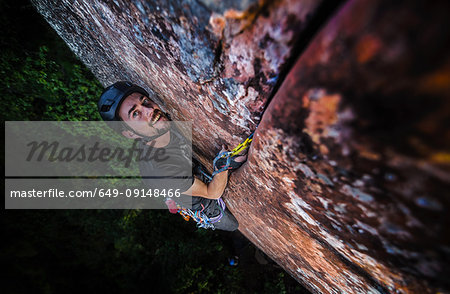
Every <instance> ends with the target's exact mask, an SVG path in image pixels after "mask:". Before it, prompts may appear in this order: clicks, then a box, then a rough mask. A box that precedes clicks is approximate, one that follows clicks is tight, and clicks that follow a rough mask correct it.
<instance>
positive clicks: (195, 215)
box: [166, 198, 226, 230]
mask: <svg viewBox="0 0 450 294" xmlns="http://www.w3.org/2000/svg"><path fill="white" fill-rule="evenodd" d="M216 201H217V204H218V207H219V210H220V213H219V215H217V216H215V217H208V216H207V215H206V213H205V212H203V211H204V210H205V206H204V205H203V204H201V206H202V210H196V211H193V210H191V209H189V208H185V207H182V206H181V205H179V204H177V203H176V202H175V201H173V200H172V199H169V200H167V201H166V205H167V206H168V207H169V211H170V212H171V213H179V214H180V215H181V216H182V217H183V218H184V220H185V221H189V219H191V218H192V220H194V221H195V222H196V223H197V227H198V228H203V229H212V230H214V229H215V227H214V224H215V223H217V222H218V221H220V219H221V218H222V216H223V214H224V212H225V208H226V206H225V202H223V200H222V199H221V198H219V199H217V200H216Z"/></svg>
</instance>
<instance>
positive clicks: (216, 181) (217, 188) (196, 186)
mask: <svg viewBox="0 0 450 294" xmlns="http://www.w3.org/2000/svg"><path fill="white" fill-rule="evenodd" d="M227 182H228V171H227V170H226V171H223V172H221V173H218V174H217V175H215V176H214V178H213V179H212V181H211V182H209V184H205V183H203V182H202V181H200V180H199V179H197V178H195V179H194V183H193V184H192V186H191V187H190V188H189V190H187V191H186V192H183V194H186V195H191V196H200V197H203V198H208V199H218V198H220V196H222V194H223V191H224V190H225V187H226V186H227Z"/></svg>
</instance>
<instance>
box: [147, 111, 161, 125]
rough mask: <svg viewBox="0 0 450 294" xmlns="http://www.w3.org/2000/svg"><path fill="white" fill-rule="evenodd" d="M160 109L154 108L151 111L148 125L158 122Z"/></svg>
mask: <svg viewBox="0 0 450 294" xmlns="http://www.w3.org/2000/svg"><path fill="white" fill-rule="evenodd" d="M161 115H162V111H161V110H159V109H155V110H154V111H153V115H152V120H151V121H150V125H151V126H153V125H154V124H156V123H157V122H158V120H159V119H160V118H161Z"/></svg>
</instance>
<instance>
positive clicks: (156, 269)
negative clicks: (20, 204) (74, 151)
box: [0, 0, 301, 293]
mask: <svg viewBox="0 0 450 294" xmlns="http://www.w3.org/2000/svg"><path fill="white" fill-rule="evenodd" d="M0 11H1V12H2V13H1V15H0V25H1V27H2V30H3V31H2V34H1V36H0V45H1V48H2V50H1V51H0V71H1V75H2V79H1V80H0V89H1V90H2V91H1V93H2V98H1V99H0V109H1V110H0V111H1V114H2V118H3V121H5V120H56V121H59V120H77V121H83V120H99V119H100V118H99V116H98V114H97V110H96V102H97V99H98V97H99V95H100V93H101V91H102V87H101V85H100V83H99V82H98V81H97V80H96V79H95V77H94V76H93V75H92V74H91V73H90V72H89V70H88V69H86V68H85V67H84V66H83V64H81V63H80V61H79V60H77V58H76V57H75V56H74V55H73V54H72V52H71V51H70V50H69V49H68V48H67V46H66V45H65V44H64V42H63V41H62V40H60V39H59V37H58V36H57V35H56V33H55V32H54V31H53V30H52V29H51V28H50V27H49V26H48V24H46V23H45V21H44V20H43V19H42V17H41V16H40V15H38V14H37V12H36V11H35V9H34V8H33V7H32V5H31V4H30V3H28V2H27V1H24V0H22V1H0ZM2 145H3V146H4V144H2ZM3 154H4V152H2V156H3ZM1 217H2V227H3V229H4V234H3V242H2V249H1V254H0V258H1V260H2V264H3V265H4V266H5V269H6V274H4V276H3V281H4V283H2V292H3V293H85V292H87V293H91V292H97V293H103V292H108V293H139V292H152V293H153V292H154V293H290V292H295V293H298V292H299V291H301V287H300V286H299V285H298V284H297V283H296V282H295V281H294V280H293V279H292V278H290V277H289V276H288V275H287V274H284V272H283V271H282V270H281V269H280V268H278V267H277V266H276V265H275V264H273V263H269V265H266V266H260V265H259V264H257V262H256V260H255V259H254V252H255V248H254V247H253V246H252V245H251V244H247V245H246V247H245V250H244V251H242V256H241V262H240V264H239V266H237V267H231V266H229V265H228V263H227V259H228V258H229V257H230V256H232V255H234V254H235V253H234V252H233V251H234V250H235V249H234V248H233V242H232V238H236V234H230V233H227V232H219V231H205V230H198V229H196V228H195V226H194V225H193V224H192V222H189V223H188V222H185V221H184V220H183V219H182V218H181V217H179V216H174V215H172V214H170V213H168V212H167V211H148V210H143V211H139V210H131V211H126V210H43V211H32V210H28V211H21V210H7V211H4V212H3V213H2V216H1Z"/></svg>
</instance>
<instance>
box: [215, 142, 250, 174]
mask: <svg viewBox="0 0 450 294" xmlns="http://www.w3.org/2000/svg"><path fill="white" fill-rule="evenodd" d="M226 151H228V149H227V148H226V146H225V145H222V149H221V150H220V152H221V153H222V152H226ZM246 160H247V154H246V153H245V154H242V155H237V156H233V157H231V159H230V165H229V166H228V168H227V170H229V171H232V170H235V169H238V168H239V167H240V166H241V165H242V164H244V162H245V161H246ZM226 163H227V158H220V159H219V160H217V161H216V165H215V167H214V169H215V170H220V169H222V168H224V167H225V165H226Z"/></svg>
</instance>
